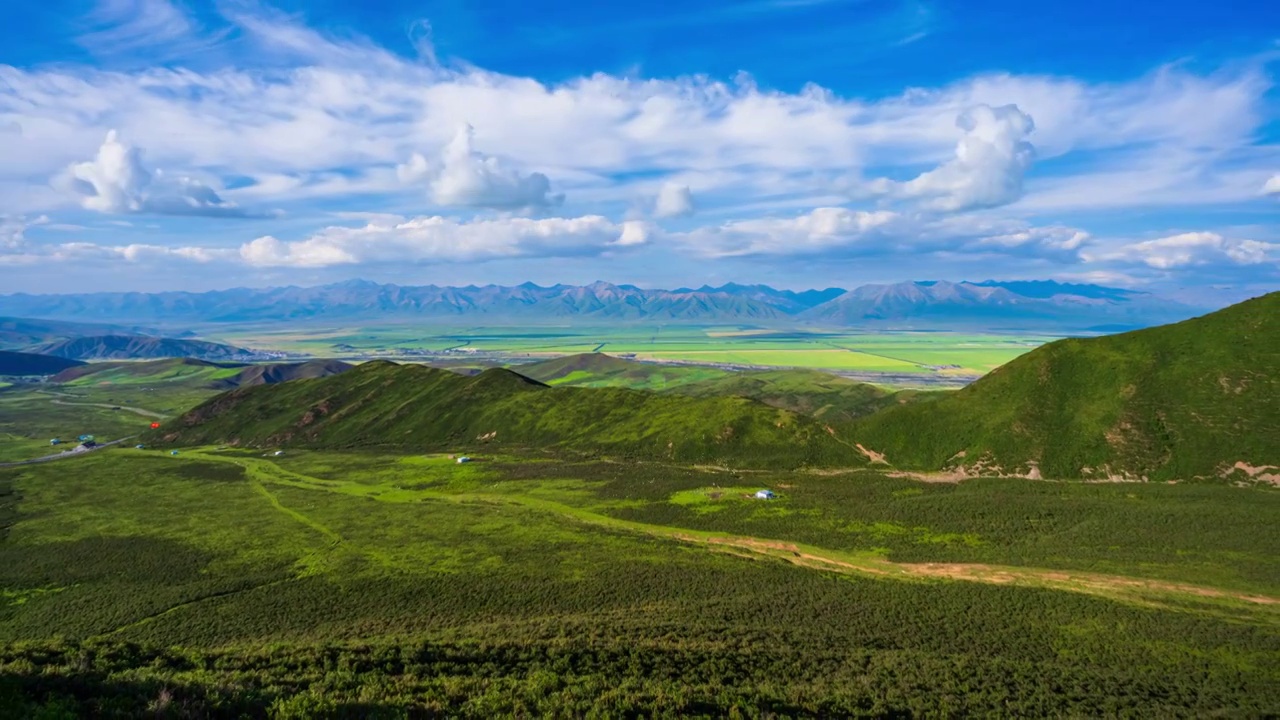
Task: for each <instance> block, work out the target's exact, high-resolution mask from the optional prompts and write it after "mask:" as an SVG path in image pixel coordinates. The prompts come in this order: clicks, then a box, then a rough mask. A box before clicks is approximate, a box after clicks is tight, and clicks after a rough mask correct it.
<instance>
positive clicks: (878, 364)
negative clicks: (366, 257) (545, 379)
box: [207, 325, 1053, 374]
mask: <svg viewBox="0 0 1280 720" xmlns="http://www.w3.org/2000/svg"><path fill="white" fill-rule="evenodd" d="M207 332H208V333H209V334H210V335H211V336H214V337H217V338H218V339H219V340H221V341H224V342H227V343H231V344H235V345H238V346H244V347H258V348H270V349H278V350H285V351H290V352H301V353H309V354H312V355H315V356H317V357H331V356H335V355H339V356H341V355H344V354H346V355H353V354H371V353H375V354H376V353H394V352H399V351H406V350H409V351H430V352H436V353H439V352H444V351H446V350H447V351H449V352H450V353H452V354H455V355H459V356H465V355H467V354H469V353H480V354H487V353H501V354H503V355H506V356H513V357H522V356H531V357H542V356H551V355H571V354H577V353H586V352H592V351H599V352H604V353H608V354H612V355H634V356H635V357H637V358H641V359H647V360H669V361H679V362H697V363H710V364H733V365H762V366H775V367H804V368H816V369H829V370H845V371H857V372H884V373H904V372H906V373H928V372H934V371H936V369H938V368H943V369H946V370H950V371H954V372H962V373H970V374H981V373H984V372H987V371H989V370H991V369H992V368H995V367H998V366H999V365H1002V364H1004V363H1006V362H1008V361H1009V360H1011V359H1013V358H1015V357H1017V356H1019V355H1021V354H1022V353H1025V352H1027V351H1028V350H1031V349H1033V348H1035V347H1037V346H1038V345H1040V344H1043V343H1044V342H1047V341H1049V340H1051V339H1053V338H1050V337H1047V336H1015V335H977V334H972V333H943V332H937V333H931V332H885V333H879V332H877V333H858V332H849V331H843V330H842V331H819V330H813V331H806V330H788V331H779V330H768V329H762V328H753V327H723V326H716V327H698V326H688V325H668V326H657V325H654V326H628V325H622V326H601V327H586V326H568V325H566V326H541V327H539V326H535V327H476V326H465V327H464V326H459V327H435V326H405V325H392V326H369V327H360V328H348V329H332V328H324V329H316V330H313V331H309V330H307V329H306V328H301V329H289V330H280V329H278V328H263V329H239V330H237V329H235V328H221V329H209V330H207Z"/></svg>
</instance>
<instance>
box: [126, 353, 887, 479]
mask: <svg viewBox="0 0 1280 720" xmlns="http://www.w3.org/2000/svg"><path fill="white" fill-rule="evenodd" d="M152 440H153V441H154V442H163V443H167V444H181V445H198V444H208V443H225V444H231V445H245V446H254V447H275V446H301V447H313V448H342V449H355V448H382V449H387V450H397V451H412V452H422V451H427V450H443V449H468V448H469V449H475V448H480V447H488V448H491V449H492V450H493V451H495V452H500V451H502V450H503V449H513V448H520V449H532V450H549V451H570V452H587V453H607V454H612V455H618V456H626V457H633V458H650V459H656V460H671V461H678V462H705V463H715V464H720V465H728V466H734V467H742V466H788V467H791V466H801V465H812V464H824V465H845V466H851V465H860V464H864V463H865V458H863V457H862V456H861V455H860V454H859V453H858V451H857V450H855V449H853V448H852V446H850V445H847V444H846V443H845V442H843V441H842V440H841V439H840V438H838V437H837V436H836V433H835V431H834V430H832V429H831V428H829V427H826V426H824V425H823V424H821V423H819V422H817V421H815V420H812V419H810V418H807V417H803V416H799V415H796V414H794V413H791V412H787V411H785V410H778V409H775V408H771V407H768V406H766V405H763V404H761V403H757V402H755V401H752V400H746V399H743V398H728V397H717V398H689V397H682V396H677V395H667V394H655V393H646V392H639V391H634V390H627V389H622V388H599V389H597V388H553V387H548V386H547V385H545V384H543V383H540V382H538V381H536V380H532V379H530V378H527V377H524V376H522V375H518V374H516V373H514V372H511V371H510V370H506V369H501V368H494V369H490V370H486V371H484V372H482V373H480V374H479V375H476V376H473V377H465V376H462V375H458V374H457V373H452V372H449V371H447V370H440V369H436V368H429V367H424V366H412V365H396V364H394V363H390V362H385V361H377V362H371V363H366V364H364V365H360V366H358V367H356V368H355V369H353V370H350V371H348V372H344V373H342V374H339V375H334V376H331V377H326V378H320V379H317V380H304V381H300V382H293V383H284V384H279V385H269V386H260V387H250V388H243V389H239V390H233V391H231V392H229V393H226V394H223V395H220V396H218V397H215V398H213V399H211V400H209V401H208V402H206V403H204V404H202V405H200V406H199V407H196V408H195V409H193V410H192V411H190V412H188V413H187V414H185V415H183V416H182V417H180V418H178V419H176V420H173V421H171V422H169V423H166V424H165V425H164V426H163V427H162V428H161V429H160V430H158V431H156V432H155V433H154V437H153V439H152Z"/></svg>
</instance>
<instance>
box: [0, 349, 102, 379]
mask: <svg viewBox="0 0 1280 720" xmlns="http://www.w3.org/2000/svg"><path fill="white" fill-rule="evenodd" d="M83 364H84V363H82V362H80V361H79V360H68V359H66V358H60V357H53V356H52V355H38V354H35V353H21V352H9V351H7V350H0V375H56V374H57V373H60V372H62V371H64V370H66V369H67V368H73V367H76V366H78V365H83Z"/></svg>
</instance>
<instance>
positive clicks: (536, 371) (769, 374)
mask: <svg viewBox="0 0 1280 720" xmlns="http://www.w3.org/2000/svg"><path fill="white" fill-rule="evenodd" d="M514 369H515V371H516V372H518V373H520V374H522V375H525V376H527V377H531V378H533V379H535V380H539V381H541V382H545V383H547V384H549V385H557V386H567V387H626V388H632V389H636V390H652V391H656V392H670V393H675V394H678V395H687V396H689V397H702V398H713V397H742V398H748V399H751V400H758V401H760V402H762V403H764V404H766V405H770V406H772V407H776V408H781V409H783V410H790V411H791V412H795V413H799V414H801V415H809V416H812V417H815V418H820V419H823V420H825V421H828V422H829V421H841V422H847V421H849V420H853V419H854V418H858V417H862V416H864V415H869V414H871V413H873V412H875V411H877V410H879V409H881V408H885V407H890V406H892V405H895V404H898V403H905V402H914V401H917V400H924V399H932V398H936V397H938V396H940V395H943V394H945V393H938V392H920V391H914V390H905V391H902V392H896V393H895V392H891V391H888V390H884V389H882V388H880V387H877V386H875V385H870V384H867V383H861V382H857V381H855V380H849V379H847V378H842V377H839V376H836V375H831V374H829V373H824V372H820V371H817V370H803V369H791V370H765V371H743V372H734V371H730V370H719V369H716V368H699V367H687V366H678V365H664V364H661V363H643V362H636V361H634V360H627V359H624V358H618V357H613V356H611V355H606V354H604V353H583V354H580V355H569V356H567V357H561V358H555V359H553V360H544V361H541V362H537V363H531V364H528V365H519V366H515V368H514Z"/></svg>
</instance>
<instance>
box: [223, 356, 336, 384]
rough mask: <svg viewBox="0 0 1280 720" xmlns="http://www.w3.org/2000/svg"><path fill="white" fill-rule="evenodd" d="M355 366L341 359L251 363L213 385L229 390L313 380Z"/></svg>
mask: <svg viewBox="0 0 1280 720" xmlns="http://www.w3.org/2000/svg"><path fill="white" fill-rule="evenodd" d="M352 367H353V366H352V365H349V364H347V363H344V362H342V361H341V360H308V361H306V362H298V363H271V364H267V365H249V366H248V367H246V368H245V369H244V370H241V371H240V372H239V373H236V374H235V375H233V376H231V377H227V378H222V379H220V380H218V381H216V382H214V384H213V387H215V388H217V389H219V390H227V389H230V388H237V387H251V386H253V385H274V384H276V383H282V382H289V381H290V380H311V379H314V378H322V377H328V376H330V375H337V374H338V373H342V372H346V371H348V370H350V369H351V368H352Z"/></svg>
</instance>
